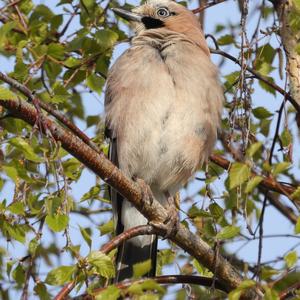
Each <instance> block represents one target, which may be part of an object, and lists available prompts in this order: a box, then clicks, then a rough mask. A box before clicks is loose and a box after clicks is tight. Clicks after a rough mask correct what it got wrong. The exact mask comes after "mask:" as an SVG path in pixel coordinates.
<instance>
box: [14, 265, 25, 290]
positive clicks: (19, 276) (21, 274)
mask: <svg viewBox="0 0 300 300" xmlns="http://www.w3.org/2000/svg"><path fill="white" fill-rule="evenodd" d="M12 277H13V279H14V280H15V281H16V282H17V284H18V285H23V284H24V282H25V270H24V268H23V267H22V265H21V264H18V266H17V267H16V268H15V269H14V271H13V273H12Z"/></svg>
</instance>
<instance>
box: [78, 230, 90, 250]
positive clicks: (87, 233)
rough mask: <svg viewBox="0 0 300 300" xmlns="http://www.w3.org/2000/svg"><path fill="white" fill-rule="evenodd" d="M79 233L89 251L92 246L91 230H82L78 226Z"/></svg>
mask: <svg viewBox="0 0 300 300" xmlns="http://www.w3.org/2000/svg"><path fill="white" fill-rule="evenodd" d="M79 228H80V232H81V235H82V237H83V238H84V240H85V241H86V243H87V244H88V246H89V248H90V249H91V246H92V238H91V229H90V228H83V227H81V226H79Z"/></svg>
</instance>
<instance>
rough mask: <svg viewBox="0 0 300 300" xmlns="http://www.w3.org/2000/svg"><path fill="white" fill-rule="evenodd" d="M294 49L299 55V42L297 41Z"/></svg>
mask: <svg viewBox="0 0 300 300" xmlns="http://www.w3.org/2000/svg"><path fill="white" fill-rule="evenodd" d="M295 50H296V52H297V54H298V55H300V43H298V44H297V45H296V46H295Z"/></svg>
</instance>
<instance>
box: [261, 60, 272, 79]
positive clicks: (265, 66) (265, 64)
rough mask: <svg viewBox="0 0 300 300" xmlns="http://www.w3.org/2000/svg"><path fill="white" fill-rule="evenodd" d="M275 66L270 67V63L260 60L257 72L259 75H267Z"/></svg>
mask: <svg viewBox="0 0 300 300" xmlns="http://www.w3.org/2000/svg"><path fill="white" fill-rule="evenodd" d="M274 69H275V68H274V67H272V65H270V63H268V62H262V63H261V65H260V66H259V68H258V70H257V71H258V72H259V73H260V74H261V75H264V76H266V75H268V74H269V73H271V72H272V71H273V70H274Z"/></svg>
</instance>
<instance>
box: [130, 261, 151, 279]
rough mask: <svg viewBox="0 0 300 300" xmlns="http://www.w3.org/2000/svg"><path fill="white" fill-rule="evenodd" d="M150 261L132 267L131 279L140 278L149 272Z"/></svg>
mask: <svg viewBox="0 0 300 300" xmlns="http://www.w3.org/2000/svg"><path fill="white" fill-rule="evenodd" d="M151 266H152V264H151V259H147V260H145V261H143V262H140V263H136V264H134V265H133V277H134V278H140V277H142V276H143V275H145V274H147V273H148V272H149V271H150V270H151Z"/></svg>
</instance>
